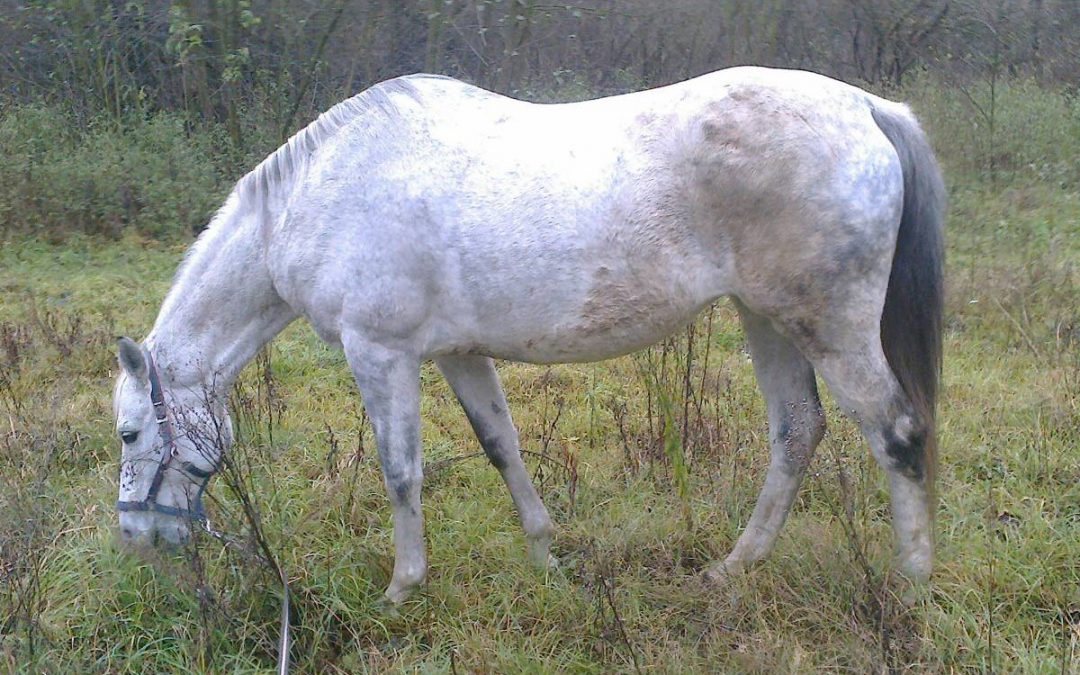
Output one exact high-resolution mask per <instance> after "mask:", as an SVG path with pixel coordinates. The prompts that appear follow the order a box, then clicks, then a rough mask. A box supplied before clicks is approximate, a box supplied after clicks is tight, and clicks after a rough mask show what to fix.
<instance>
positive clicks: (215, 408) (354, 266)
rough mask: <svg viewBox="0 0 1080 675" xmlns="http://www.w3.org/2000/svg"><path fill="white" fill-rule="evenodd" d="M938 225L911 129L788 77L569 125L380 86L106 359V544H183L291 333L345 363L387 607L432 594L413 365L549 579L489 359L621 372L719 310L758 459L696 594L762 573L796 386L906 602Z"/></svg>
mask: <svg viewBox="0 0 1080 675" xmlns="http://www.w3.org/2000/svg"><path fill="white" fill-rule="evenodd" d="M943 209H944V188H943V186H942V181H941V176H940V173H939V170H938V167H937V164H936V162H935V159H934V157H933V154H932V152H931V150H930V148H929V146H928V144H927V141H926V139H925V137H924V135H923V133H922V132H921V131H920V129H919V127H918V124H917V123H916V121H915V119H914V118H913V117H912V115H911V114H910V113H909V111H908V110H907V108H906V107H905V106H903V105H900V104H897V103H893V102H889V101H886V100H884V99H881V98H878V97H876V96H873V95H871V94H869V93H867V92H865V91H862V90H860V89H857V88H855V87H852V86H849V85H847V84H843V83H840V82H837V81H834V80H831V79H828V78H825V77H822V76H819V75H814V74H811V73H806V72H797V71H783V70H770V69H765V68H734V69H730V70H724V71H720V72H716V73H712V74H709V75H705V76H702V77H698V78H696V79H693V80H689V81H687V82H682V83H679V84H674V85H671V86H667V87H662V88H659V89H653V90H650V91H644V92H640V93H635V94H628V95H624V96H615V97H611V98H603V99H598V100H593V101H587V102H583V103H573V104H566V105H536V104H531V103H525V102H522V101H517V100H513V99H510V98H506V97H503V96H500V95H498V94H494V93H491V92H488V91H484V90H482V89H478V88H476V87H473V86H470V85H468V84H465V83H462V82H459V81H456V80H453V79H449V78H445V77H436V76H430V75H414V76H409V77H403V78H398V79H395V80H391V81H388V82H384V83H382V84H379V85H377V86H374V87H372V88H370V89H368V90H366V91H364V92H362V93H360V94H358V95H357V96H354V97H353V98H351V99H349V100H347V101H345V102H343V103H340V104H338V105H337V106H335V107H333V108H331V109H330V110H329V111H327V112H326V113H324V114H323V115H322V116H320V117H319V118H318V119H317V120H316V121H315V122H313V123H312V124H311V125H309V126H308V127H307V128H305V129H304V130H303V131H300V132H299V133H298V134H296V135H295V136H294V137H293V138H292V139H290V140H289V142H288V143H287V144H285V145H284V146H282V147H281V148H280V149H278V150H277V151H276V152H274V153H273V154H272V155H270V156H269V157H268V158H267V159H266V160H264V161H263V162H262V163H261V164H259V166H258V167H256V168H255V169H254V170H253V171H252V172H251V173H249V174H248V175H247V176H245V177H244V178H243V179H241V180H240V181H239V182H238V183H237V185H236V187H235V189H234V190H233V192H232V194H231V196H230V197H229V198H228V200H227V201H226V202H225V205H224V206H223V207H222V208H221V210H220V211H219V212H218V213H217V215H216V216H215V217H214V219H213V221H212V222H211V224H210V226H209V228H208V229H207V230H206V231H205V232H204V233H203V234H202V236H200V237H199V239H198V241H197V242H196V243H195V245H194V246H193V247H192V249H191V252H190V253H189V255H188V256H187V259H186V260H185V262H184V264H183V265H182V266H181V268H180V271H179V273H178V274H177V277H176V281H175V283H174V284H173V286H172V290H171V291H170V292H169V294H168V296H167V297H166V299H165V302H164V304H163V306H162V308H161V311H160V314H159V315H158V318H157V321H156V322H155V324H154V327H153V330H152V331H151V332H150V334H149V335H148V336H147V337H146V339H145V340H144V342H143V343H142V345H137V344H136V343H135V342H133V341H131V340H128V339H126V338H123V339H121V341H120V349H119V358H120V365H121V366H122V372H121V374H120V377H119V380H118V382H117V386H116V391H115V410H116V418H117V425H116V426H117V431H118V433H119V435H120V437H121V438H122V440H123V452H122V461H121V473H120V477H121V480H120V502H119V505H118V508H119V509H120V527H121V533H122V536H123V537H124V538H125V539H128V540H134V541H146V540H152V541H157V540H158V538H159V536H160V537H162V538H164V539H166V540H170V541H180V540H182V539H183V538H184V537H186V536H187V535H188V533H189V527H190V525H191V523H192V521H193V520H197V519H199V518H201V517H202V515H201V514H202V512H201V505H200V503H199V502H200V499H199V498H200V496H201V494H202V490H203V489H204V487H205V485H206V482H207V481H208V480H209V479H210V477H211V474H212V473H213V471H214V470H215V468H216V465H217V463H218V461H219V460H220V457H219V456H217V453H220V452H224V448H225V447H227V445H228V441H229V436H230V433H229V425H228V414H227V412H226V410H225V407H224V403H223V402H224V400H225V394H226V391H227V389H228V387H229V385H230V383H232V382H233V380H234V378H235V377H236V375H237V374H238V373H239V372H240V370H241V369H242V368H243V367H244V365H245V364H246V363H247V362H248V361H249V360H250V359H251V358H252V357H253V356H254V355H255V354H256V352H257V351H258V350H259V349H260V347H262V346H263V345H264V344H266V343H267V341H269V340H270V339H271V338H273V337H274V336H275V335H276V334H277V333H278V332H279V331H281V330H282V329H283V328H284V327H285V326H286V325H288V324H289V323H290V322H291V321H293V320H294V319H296V318H297V317H299V316H303V317H304V318H306V319H307V320H308V321H309V322H310V323H311V325H312V326H314V328H315V330H316V331H317V332H318V334H319V335H320V336H321V337H322V339H323V340H325V341H326V342H327V343H329V344H331V345H334V346H337V347H340V348H342V349H344V351H345V355H346V357H347V359H348V362H349V365H350V367H351V368H352V370H353V374H354V375H355V378H356V382H357V384H358V385H359V388H360V393H361V395H362V397H363V400H364V405H365V406H366V408H367V410H368V413H369V415H370V418H371V420H372V423H373V427H374V431H375V435H376V438H377V443H378V448H379V458H380V461H381V464H382V470H383V475H384V478H385V482H386V487H387V491H388V494H389V499H390V504H391V506H392V508H393V523H394V545H395V549H396V558H395V561H394V571H393V578H392V580H391V582H390V585H389V588H388V589H387V591H386V595H387V596H388V597H389V598H390V599H391V600H392V601H395V602H400V601H401V600H402V599H404V598H405V597H406V596H407V594H408V593H409V591H410V589H412V588H414V587H415V586H416V585H417V584H419V583H421V582H422V581H423V580H424V577H425V574H426V571H427V562H426V555H425V545H424V539H423V517H422V514H421V506H420V483H421V478H422V476H421V467H422V462H421V447H420V445H421V444H420V413H419V397H420V378H419V372H420V365H421V362H423V361H424V360H425V359H433V360H434V361H435V362H436V363H437V364H438V367H439V368H440V369H441V371H442V373H443V374H444V375H445V377H446V379H447V380H448V381H449V383H450V385H451V387H452V388H453V390H454V392H455V393H456V395H457V397H458V400H459V401H460V402H461V405H462V407H463V408H464V409H465V413H466V414H467V415H468V418H469V421H470V422H471V423H472V427H473V429H474V430H475V432H476V435H477V437H478V438H479V440H480V443H481V445H482V446H483V448H484V450H485V451H486V453H487V456H488V458H489V459H490V460H491V463H492V464H493V465H494V466H495V468H496V469H498V470H499V472H500V473H501V474H502V477H503V479H504V480H505V482H506V485H507V487H508V488H509V491H510V495H511V497H512V498H513V501H514V504H515V506H516V507H517V511H518V514H519V516H520V518H521V524H522V526H523V528H524V530H525V535H526V538H527V540H528V544H529V548H530V553H531V558H532V559H533V560H534V561H535V562H536V563H537V564H540V565H547V564H549V562H550V560H551V558H550V556H549V547H550V544H551V539H552V534H553V527H552V523H551V519H550V518H549V517H548V513H547V510H546V509H545V508H544V505H543V503H542V502H541V501H540V498H539V497H538V496H537V493H536V490H535V489H534V487H533V486H532V484H531V481H530V479H529V475H528V473H527V471H526V468H525V466H524V464H523V463H522V460H521V456H520V451H519V447H518V436H517V432H516V431H515V429H514V425H513V422H512V421H511V418H510V411H509V409H508V407H507V404H506V397H505V396H504V394H503V391H502V388H501V386H500V384H499V380H498V377H497V375H496V371H495V367H494V365H493V362H492V358H501V359H511V360H515V361H526V362H531V363H559V362H582V361H594V360H598V359H606V358H610V357H614V356H618V355H620V354H626V353H628V352H632V351H634V350H637V349H640V348H642V347H644V346H646V345H649V344H651V343H654V342H656V341H658V340H660V339H662V338H664V337H665V336H668V335H670V334H671V333H672V332H674V331H676V330H678V329H679V328H681V327H683V326H685V325H686V324H687V323H688V322H689V321H691V320H692V319H693V318H694V317H695V315H697V314H698V312H699V311H700V310H701V309H702V308H704V307H706V306H708V305H709V304H710V303H712V302H713V301H715V300H716V299H718V298H720V297H721V296H729V297H731V298H732V299H733V300H734V302H735V304H736V306H737V307H738V310H739V312H740V315H741V317H742V321H743V326H744V328H745V331H746V336H747V340H748V342H749V346H750V350H751V353H752V355H753V360H754V369H755V373H756V375H757V379H758V383H759V385H760V387H761V390H762V392H763V394H764V396H765V399H766V401H767V405H768V417H769V426H770V429H771V435H770V443H771V448H772V460H771V464H770V466H769V470H768V474H767V476H766V479H765V485H764V488H763V489H762V492H761V495H760V497H759V499H758V502H757V505H756V507H755V509H754V511H753V515H752V516H751V518H750V522H749V524H748V525H747V527H746V530H745V531H744V532H743V534H742V535H741V537H740V538H739V540H738V542H737V543H736V545H735V547H734V550H733V551H732V552H731V554H730V555H729V556H728V557H727V558H726V560H724V561H721V562H717V563H714V564H713V565H712V566H711V567H710V568H709V569H708V570H707V572H706V573H707V575H709V576H712V577H719V576H721V575H723V574H727V573H730V572H731V571H733V570H739V569H742V568H743V567H744V566H745V565H747V564H748V563H751V562H753V561H756V560H759V559H760V558H762V557H763V556H765V555H766V554H767V553H768V552H769V551H770V549H771V548H772V547H773V544H774V542H775V541H776V537H777V534H778V532H779V530H780V528H781V526H782V525H783V523H784V520H785V518H786V517H787V513H788V510H789V509H790V507H791V504H792V501H793V499H794V498H795V495H796V492H797V490H798V487H799V483H800V482H801V480H802V477H803V474H804V473H805V469H806V466H807V463H808V462H809V460H810V457H811V455H812V454H813V452H814V449H815V446H816V445H817V443H818V441H819V440H820V439H821V436H822V434H823V432H824V429H825V421H824V417H823V415H822V409H821V405H820V403H819V401H818V394H817V389H816V384H815V373H817V374H819V375H821V377H822V378H823V379H824V381H825V382H826V384H827V385H828V387H829V388H830V390H831V391H832V392H833V394H834V395H835V397H836V399H837V400H838V401H839V403H840V405H841V406H842V408H843V410H844V411H845V412H848V413H850V414H851V415H853V416H854V418H855V419H856V420H857V421H858V423H859V425H860V427H861V430H862V432H863V434H864V435H865V437H866V439H867V441H868V442H869V445H870V449H871V451H872V453H873V455H874V457H875V458H876V459H877V461H878V462H879V464H880V465H881V467H882V468H883V469H884V471H885V472H886V473H887V474H888V478H889V482H890V488H891V495H892V513H893V524H894V529H895V533H896V537H897V543H898V548H899V566H900V569H901V570H902V571H903V572H904V573H906V574H907V575H908V576H910V577H912V578H914V579H916V580H924V579H926V578H927V577H928V576H929V574H930V571H931V561H932V552H933V540H932V479H933V469H934V446H935V431H934V411H935V397H936V389H937V382H938V376H939V372H940V353H941V327H940V326H941V311H942V279H941V276H942V257H943V254H942V234H941V229H942V219H943ZM179 410H183V411H186V413H185V414H183V415H177V414H176V413H177V411H179ZM174 427H175V429H174ZM159 428H160V431H159ZM222 430H224V432H223V433H222ZM206 434H217V435H219V436H223V437H224V438H223V441H224V442H223V443H221V444H219V448H221V449H219V450H214V451H212V452H210V453H208V452H207V451H206V449H205V446H203V447H196V446H197V445H198V444H196V443H194V442H193V441H192V438H195V437H198V436H199V435H206Z"/></svg>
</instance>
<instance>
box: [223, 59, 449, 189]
mask: <svg viewBox="0 0 1080 675" xmlns="http://www.w3.org/2000/svg"><path fill="white" fill-rule="evenodd" d="M423 79H433V80H450V79H452V78H449V77H444V76H442V75H427V74H416V75H406V76H404V77H397V78H394V79H392V80H387V81H386V82H381V83H379V84H377V85H375V86H372V87H370V88H368V89H365V90H364V91H362V92H360V93H359V94H356V95H355V96H352V97H351V98H347V99H345V100H344V101H342V102H340V103H338V104H336V105H334V106H333V107H331V108H330V109H328V110H326V111H325V112H323V113H322V114H321V115H319V116H318V117H317V118H315V121H313V122H312V123H311V124H308V125H307V126H306V127H304V128H303V129H301V130H300V131H298V132H296V133H295V134H293V136H292V137H291V138H289V140H288V141H286V142H285V143H284V144H282V146H281V147H279V148H278V149H277V150H275V151H274V152H272V153H270V155H269V156H268V157H267V158H266V159H264V160H263V161H262V162H260V163H259V165H258V166H256V167H255V168H254V169H252V170H251V171H250V172H249V173H248V174H247V175H245V176H244V177H243V178H241V179H240V180H239V181H237V183H236V187H235V191H236V192H238V193H239V195H240V198H241V200H242V201H244V202H249V201H251V200H253V199H258V198H259V197H264V196H265V195H266V194H267V192H268V191H269V190H270V189H272V188H273V187H276V186H278V185H281V184H282V183H284V182H286V181H287V180H288V179H289V178H291V177H292V176H293V175H294V174H295V173H296V170H297V169H298V168H299V167H301V166H302V165H303V164H304V162H305V161H307V159H308V158H309V157H310V156H311V155H312V153H314V152H315V150H316V149H317V148H318V147H319V145H320V144H322V143H323V142H325V141H326V139H328V138H330V137H332V136H333V135H334V134H335V133H337V132H338V131H339V130H340V129H341V128H343V127H345V126H347V125H349V124H350V123H352V122H353V121H354V120H355V119H357V118H358V117H363V116H367V115H370V114H372V113H380V114H382V115H384V116H387V117H389V116H393V115H395V114H397V113H399V112H400V108H399V106H398V101H395V100H394V95H395V94H403V95H405V96H407V97H409V98H411V99H413V100H419V99H420V90H419V89H418V88H417V87H416V85H415V82H416V81H417V80H423Z"/></svg>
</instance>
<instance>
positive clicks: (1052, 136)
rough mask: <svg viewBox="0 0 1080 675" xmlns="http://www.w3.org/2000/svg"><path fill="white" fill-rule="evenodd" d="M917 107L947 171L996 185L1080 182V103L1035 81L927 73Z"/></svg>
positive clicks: (915, 89)
mask: <svg viewBox="0 0 1080 675" xmlns="http://www.w3.org/2000/svg"><path fill="white" fill-rule="evenodd" d="M894 97H896V98H902V99H906V100H907V101H908V102H910V103H911V104H912V107H913V108H914V110H915V113H916V114H917V115H918V116H919V119H920V120H921V121H922V123H923V125H924V126H925V127H926V129H927V132H928V133H929V134H930V136H931V140H932V141H933V145H934V148H935V149H936V151H937V153H938V157H939V158H940V159H941V161H942V164H944V168H945V170H946V173H947V174H950V175H952V176H953V178H958V177H959V176H958V174H961V173H962V174H964V175H965V176H969V177H970V178H972V179H973V180H975V181H976V182H979V181H989V182H992V183H994V184H995V185H1001V184H1008V183H1020V184H1031V183H1034V182H1040V183H1048V184H1051V185H1055V186H1058V187H1068V186H1070V185H1077V184H1078V183H1080V162H1077V159H1076V158H1077V157H1078V156H1080V100H1078V99H1077V98H1076V97H1075V96H1070V95H1068V93H1067V92H1064V91H1059V90H1056V89H1053V88H1048V87H1042V86H1040V85H1039V84H1037V83H1036V82H1034V81H1032V80H1029V79H1013V80H998V81H997V82H996V84H995V85H994V86H993V88H991V85H990V84H989V83H988V82H979V83H974V84H967V85H964V84H954V83H950V82H946V81H944V80H942V79H941V78H938V77H934V76H930V75H924V76H923V77H922V78H920V79H919V80H918V81H916V82H914V83H912V84H911V85H909V86H907V87H905V88H904V90H903V91H902V92H901V93H899V94H896V95H895V96H894Z"/></svg>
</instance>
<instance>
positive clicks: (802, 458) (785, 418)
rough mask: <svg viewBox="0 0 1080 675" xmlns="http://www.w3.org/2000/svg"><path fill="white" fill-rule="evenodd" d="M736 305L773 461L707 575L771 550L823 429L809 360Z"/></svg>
mask: <svg viewBox="0 0 1080 675" xmlns="http://www.w3.org/2000/svg"><path fill="white" fill-rule="evenodd" d="M736 304H737V306H738V308H739V314H740V316H741V317H742V323H743V329H744V331H745V332H746V337H747V342H748V344H749V347H750V353H751V356H752V358H753V362H754V373H755V375H756V376H757V381H758V387H759V388H760V389H761V392H762V395H763V396H764V397H765V403H766V406H767V409H768V416H769V444H770V449H771V460H770V462H769V470H768V472H767V474H766V476H765V484H764V486H763V487H762V489H761V493H760V494H759V496H758V500H757V504H756V505H755V506H754V512H753V514H752V515H751V516H750V521H749V522H748V523H747V525H746V529H744V530H743V533H742V535H741V536H740V537H739V540H738V541H737V542H736V544H735V547H734V549H733V550H732V551H731V554H730V555H728V557H727V558H726V559H725V560H724V561H722V562H718V563H715V564H713V565H712V566H711V567H710V568H709V569H708V570H706V572H705V576H706V578H707V579H710V580H719V579H722V578H723V577H724V576H726V575H727V574H730V573H733V572H739V571H742V570H743V569H744V568H746V566H748V565H749V564H751V563H754V562H756V561H758V560H761V559H762V558H764V557H765V556H766V555H768V554H769V552H770V551H772V548H773V546H774V545H775V543H776V538H777V536H778V535H779V533H780V529H781V527H783V525H784V521H785V520H786V519H787V515H788V512H789V511H790V509H791V505H792V503H793V502H794V501H795V496H796V495H797V494H798V491H799V485H800V484H801V483H802V479H803V476H804V475H805V473H806V467H807V466H808V465H809V463H810V459H811V458H812V457H813V454H814V450H815V449H816V448H817V445H818V443H819V442H820V441H821V437H822V436H823V435H824V433H825V416H824V414H823V412H822V409H821V402H820V400H819V399H818V392H817V384H816V382H815V378H814V369H813V368H812V367H811V365H810V362H809V361H808V360H807V359H806V358H805V357H804V356H803V355H802V354H801V353H800V352H799V350H798V349H797V348H796V347H795V345H794V344H792V343H791V341H790V340H788V339H787V338H785V337H784V336H783V335H781V334H780V333H778V332H777V331H776V330H775V329H774V328H773V327H772V325H771V323H770V321H769V320H768V319H766V318H765V317H763V316H760V315H758V314H755V313H754V312H752V311H750V310H749V309H747V308H746V307H744V306H742V305H741V303H736Z"/></svg>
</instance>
